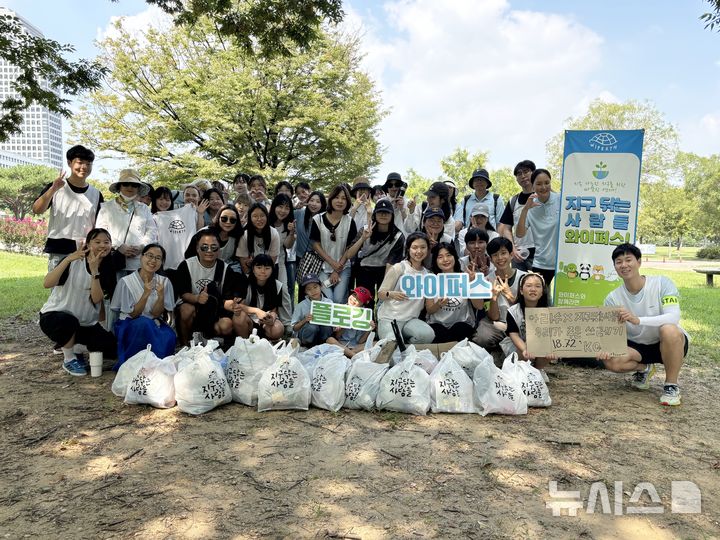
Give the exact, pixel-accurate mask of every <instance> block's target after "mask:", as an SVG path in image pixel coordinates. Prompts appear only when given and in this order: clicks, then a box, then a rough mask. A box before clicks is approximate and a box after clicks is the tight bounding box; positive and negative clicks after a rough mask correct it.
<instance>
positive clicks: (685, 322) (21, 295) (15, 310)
mask: <svg viewBox="0 0 720 540" xmlns="http://www.w3.org/2000/svg"><path fill="white" fill-rule="evenodd" d="M46 272H47V258H46V257H35V256H31V255H20V254H17V253H8V252H5V251H1V252H0V298H2V302H0V318H1V319H6V318H9V317H19V318H20V319H22V320H32V319H33V318H34V317H36V316H37V313H38V311H39V310H40V308H41V307H42V305H43V304H44V303H45V300H46V299H47V297H48V295H49V294H50V291H49V290H46V289H44V288H43V286H42V281H43V277H45V274H46ZM643 273H644V274H648V275H659V274H664V275H666V276H668V277H669V278H670V279H672V280H673V281H674V282H675V284H676V285H677V287H678V289H680V297H681V298H680V307H681V309H682V320H681V322H680V324H682V326H683V328H685V330H687V332H688V333H689V334H690V336H691V338H692V345H691V348H690V358H691V359H695V360H696V361H698V362H701V363H705V362H706V361H707V360H710V361H711V363H717V364H720V349H718V346H717V345H718V339H717V337H718V330H717V328H716V325H717V324H718V323H719V322H720V287H716V288H714V289H709V288H707V287H706V286H705V276H704V275H703V274H698V273H696V272H693V271H692V270H686V271H681V270H674V271H669V270H665V271H660V270H655V269H651V268H645V269H643Z"/></svg>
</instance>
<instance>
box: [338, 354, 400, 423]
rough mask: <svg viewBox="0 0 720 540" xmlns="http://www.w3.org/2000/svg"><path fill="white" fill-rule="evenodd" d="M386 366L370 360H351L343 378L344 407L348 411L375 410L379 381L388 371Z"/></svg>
mask: <svg viewBox="0 0 720 540" xmlns="http://www.w3.org/2000/svg"><path fill="white" fill-rule="evenodd" d="M388 369H389V368H388V365H387V364H376V363H375V362H372V361H370V360H366V359H360V360H353V362H352V366H351V367H350V371H349V373H348V374H347V377H346V378H345V405H344V406H345V407H346V408H348V409H365V410H366V411H372V410H373V409H374V408H375V400H376V399H377V394H378V390H380V381H381V380H382V378H383V377H384V376H385V373H387V371H388Z"/></svg>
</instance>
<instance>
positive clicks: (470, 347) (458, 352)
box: [448, 338, 493, 379]
mask: <svg viewBox="0 0 720 540" xmlns="http://www.w3.org/2000/svg"><path fill="white" fill-rule="evenodd" d="M448 352H451V353H452V355H453V359H454V360H455V361H456V362H457V363H458V364H459V365H460V367H461V368H463V369H464V370H465V373H467V375H468V377H470V378H471V379H472V378H473V377H474V375H475V368H476V367H477V366H478V364H479V363H480V361H481V360H482V359H483V358H487V359H489V360H490V361H492V360H493V357H492V354H490V353H489V352H487V351H486V350H485V349H483V348H482V347H480V345H477V344H476V343H473V342H472V341H470V340H468V339H467V338H465V339H463V340H462V341H458V342H457V344H455V346H454V347H453V348H452V349H450V350H449V351H448Z"/></svg>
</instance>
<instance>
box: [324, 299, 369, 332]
mask: <svg viewBox="0 0 720 540" xmlns="http://www.w3.org/2000/svg"><path fill="white" fill-rule="evenodd" d="M310 313H311V314H312V316H313V320H312V322H313V324H319V325H320V326H332V327H333V328H334V327H338V328H352V329H353V330H365V331H368V330H370V329H371V326H370V321H372V316H373V310H372V309H369V308H363V307H354V306H348V305H347V304H331V303H330V302H317V301H315V300H313V301H312V302H311V303H310Z"/></svg>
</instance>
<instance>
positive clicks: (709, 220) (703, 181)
mask: <svg viewBox="0 0 720 540" xmlns="http://www.w3.org/2000/svg"><path fill="white" fill-rule="evenodd" d="M678 166H679V169H680V174H681V176H682V178H683V180H684V181H685V193H686V197H688V198H689V199H690V200H692V201H693V203H694V208H693V209H692V216H693V228H694V229H695V230H696V231H698V232H699V233H701V234H703V235H704V236H707V237H711V238H720V190H718V186H720V154H714V155H712V156H709V157H702V156H697V155H695V154H692V153H687V152H680V154H679V155H678Z"/></svg>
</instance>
